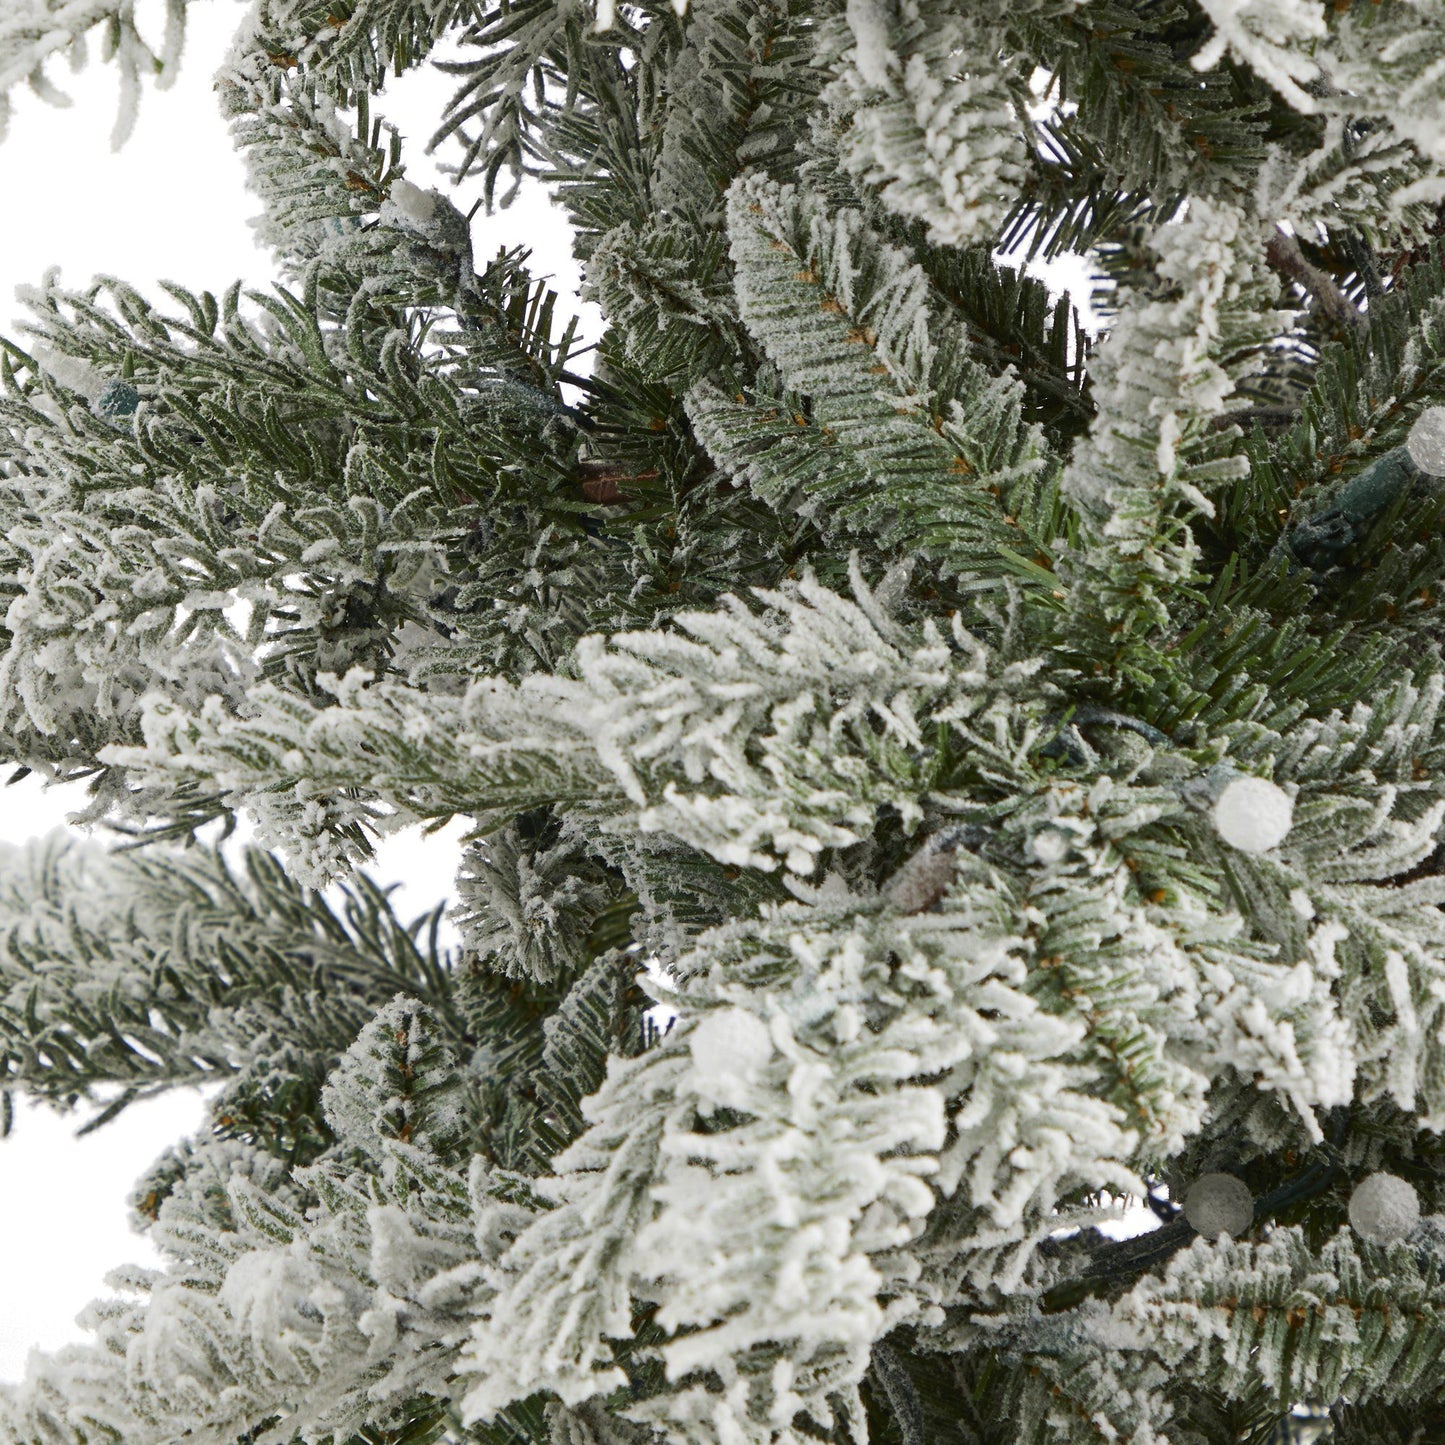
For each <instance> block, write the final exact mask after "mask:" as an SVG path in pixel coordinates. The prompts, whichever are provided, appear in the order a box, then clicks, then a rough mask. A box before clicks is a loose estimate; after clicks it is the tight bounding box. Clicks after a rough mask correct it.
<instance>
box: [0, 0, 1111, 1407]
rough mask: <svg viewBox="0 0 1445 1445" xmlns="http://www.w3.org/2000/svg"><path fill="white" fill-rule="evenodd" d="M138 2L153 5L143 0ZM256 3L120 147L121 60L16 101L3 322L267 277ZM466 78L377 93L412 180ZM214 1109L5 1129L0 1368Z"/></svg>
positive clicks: (219, 30) (180, 1106)
mask: <svg viewBox="0 0 1445 1445" xmlns="http://www.w3.org/2000/svg"><path fill="white" fill-rule="evenodd" d="M0 3H3V0H0ZM140 9H141V11H142V15H143V17H144V13H145V6H144V4H143V5H142V6H141V7H140ZM242 13H243V12H242V9H241V7H240V6H238V5H236V4H234V3H227V0H210V3H204V4H202V3H193V4H192V6H191V18H190V33H189V36H188V40H187V47H186V53H185V57H184V60H183V63H182V66H181V70H180V77H179V80H178V82H177V83H176V85H175V86H174V87H173V88H172V89H170V90H166V91H157V90H156V89H155V88H154V87H147V89H146V92H145V94H144V95H143V97H142V101H141V108H140V118H139V122H138V124H137V127H136V130H135V133H134V135H133V136H132V138H131V139H130V141H129V142H128V143H127V145H126V146H125V148H124V149H123V150H122V151H121V152H120V153H119V154H114V153H112V152H111V150H110V145H109V137H110V133H111V127H112V123H113V121H114V118H115V108H116V92H117V87H116V79H115V76H114V74H113V72H110V71H109V70H106V69H104V68H102V67H101V66H99V65H98V64H97V65H92V67H91V68H90V69H88V70H86V71H85V72H83V73H82V74H80V75H78V76H70V75H68V74H66V73H65V72H64V70H63V68H61V70H60V71H58V72H57V73H56V75H55V76H54V77H53V78H54V79H56V80H58V81H59V82H60V83H61V85H62V87H63V88H65V89H67V90H69V92H70V93H71V94H72V95H73V97H74V99H75V104H74V105H73V106H72V107H71V108H69V109H66V110H55V109H52V108H50V107H48V106H43V105H41V104H40V103H39V102H38V101H37V100H35V99H34V98H32V97H30V96H28V95H20V96H18V97H17V114H16V118H15V122H14V124H13V127H12V130H11V135H10V138H9V140H8V141H7V142H6V144H5V145H4V147H3V148H0V175H3V184H4V196H5V210H6V214H7V222H6V226H5V234H4V237H3V240H0V248H3V249H0V332H4V333H5V334H7V335H10V336H12V337H15V338H16V339H17V340H19V341H20V342H21V344H23V342H24V337H23V335H20V334H18V330H17V328H18V326H19V325H20V323H21V321H22V319H23V308H22V307H21V306H20V305H19V304H18V303H16V302H15V301H14V299H13V294H12V293H13V289H14V288H15V287H16V286H19V285H25V284H34V283H36V282H38V281H39V280H40V278H41V277H42V275H43V274H44V273H45V271H46V270H47V268H49V267H51V266H59V267H60V268H61V278H62V280H63V282H64V283H65V284H67V285H70V286H74V287H81V286H84V285H85V284H86V283H87V282H88V281H89V280H90V279H91V278H92V277H93V276H95V275H98V274H111V275H115V276H118V277H121V278H122V279H124V280H126V281H128V282H130V283H131V284H132V285H135V286H137V287H139V289H141V290H142V291H143V292H145V293H146V294H147V295H150V296H151V297H152V298H153V299H155V300H156V301H158V302H164V301H165V298H164V296H163V293H161V292H160V291H159V290H158V289H157V288H156V287H155V284H154V283H155V282H156V281H158V280H161V279H166V280H172V281H176V282H179V283H180V284H182V285H184V286H187V287H189V288H191V289H193V290H203V289H208V290H210V291H212V292H214V293H216V294H218V295H219V294H220V292H221V291H223V290H224V289H225V287H227V286H228V285H229V284H230V283H231V282H232V281H234V280H237V279H240V280H242V281H244V282H246V283H247V284H249V285H253V286H262V285H265V284H266V283H267V282H268V281H269V279H270V278H271V275H272V266H271V262H270V258H269V257H268V256H267V255H266V254H264V253H263V252H261V251H259V250H257V249H256V248H255V246H254V245H253V244H252V240H251V231H250V228H249V226H248V224H247V222H248V218H249V217H250V216H251V215H253V214H254V213H255V211H256V209H257V205H256V203H255V201H254V200H253V199H252V198H251V197H250V195H249V194H248V193H247V191H246V189H245V172H244V168H243V166H242V164H241V161H240V160H239V158H238V157H237V156H236V155H235V154H234V152H233V151H232V148H231V145H230V141H229V138H228V136H227V134H226V128H225V125H224V123H223V122H222V120H221V118H220V115H219V113H218V111H217V108H216V105H215V98H214V96H213V95H212V93H211V84H212V77H213V75H214V73H215V71H216V69H217V67H218V66H219V65H220V63H221V61H222V59H223V56H224V54H225V50H226V47H227V44H228V42H229V39H230V34H231V30H232V27H233V26H234V25H235V24H236V23H237V21H238V20H239V18H240V16H241V14H242ZM450 84H451V82H450V80H449V79H448V78H447V77H445V76H437V75H435V74H433V73H430V72H419V73H418V74H416V75H413V76H409V77H406V78H405V79H403V80H402V81H400V82H393V84H392V86H391V87H390V89H389V91H388V93H387V94H386V95H385V96H384V97H383V98H382V99H381V100H379V101H378V102H377V103H376V105H375V106H374V113H375V114H378V115H382V116H384V117H385V118H386V119H387V120H389V121H391V122H393V123H395V124H397V125H398V126H399V128H400V129H401V131H402V134H403V136H404V138H405V140H406V141H407V142H408V144H407V145H406V147H405V151H404V154H405V157H406V160H407V164H408V175H409V178H410V179H411V180H413V181H415V182H416V183H418V184H420V185H422V186H429V185H440V186H443V187H445V186H446V185H447V183H446V182H445V181H444V180H442V179H441V178H440V176H439V175H438V174H437V172H436V169H435V166H434V165H433V164H432V162H431V161H429V160H428V159H427V158H426V157H425V156H424V155H423V153H422V152H423V148H424V144H425V141H426V139H427V137H428V136H429V135H430V134H431V132H432V129H433V128H434V123H435V119H436V117H437V115H438V114H439V112H440V108H441V104H442V102H443V100H444V98H445V96H446V94H447V93H448V88H449V86H450ZM440 159H443V160H444V159H445V155H443V156H441V157H440ZM477 194H478V191H477V188H476V187H470V188H467V187H464V188H463V189H462V190H461V192H460V194H458V195H457V196H456V199H457V202H458V204H459V205H460V206H461V209H462V210H463V211H466V210H467V209H469V207H470V205H471V202H472V201H473V200H474V199H475V198H476V195H477ZM568 234H569V233H568V229H567V226H566V223H565V221H564V220H563V219H562V217H561V216H560V215H559V214H558V213H556V212H554V211H551V210H550V209H549V207H548V201H547V197H546V195H545V193H544V192H543V191H541V189H540V188H534V189H532V190H530V191H528V192H526V193H524V194H523V196H522V197H521V198H520V199H519V201H518V203H517V204H516V205H514V206H513V207H512V208H510V209H509V210H507V211H504V212H501V213H500V214H498V215H496V216H492V217H488V216H486V215H485V214H484V213H479V214H478V216H477V217H476V219H475V220H474V222H473V230H472V235H473V244H474V249H475V254H476V256H477V260H478V262H479V263H480V262H482V261H485V260H486V259H487V258H489V257H490V256H492V255H493V254H495V252H496V250H497V249H498V247H499V246H501V245H504V244H505V245H517V244H524V245H527V246H530V247H531V248H532V249H533V252H534V260H533V265H534V269H535V270H536V271H537V273H538V274H544V275H546V274H550V275H552V276H553V277H554V278H555V283H554V284H555V285H556V287H557V289H558V290H559V292H561V294H562V295H563V297H564V298H565V297H568V296H571V295H573V294H575V291H576V288H577V272H576V268H575V266H574V265H573V263H572V261H571V257H570V254H569V252H568ZM1068 260H1069V261H1074V262H1075V264H1072V265H1070V264H1068V261H1066V262H1065V264H1064V265H1062V266H1060V267H1058V268H1055V269H1054V270H1053V277H1054V278H1055V279H1060V278H1061V279H1063V280H1064V281H1065V282H1066V283H1072V285H1073V288H1074V290H1075V294H1076V295H1077V294H1079V293H1080V291H1081V290H1082V289H1083V288H1082V287H1081V286H1080V281H1081V277H1082V267H1081V263H1077V261H1076V258H1068ZM592 334H595V327H594V329H593V331H592ZM5 771H8V770H5ZM3 775H4V774H3V773H0V776H3ZM81 801H82V798H81V795H80V794H78V793H77V792H76V791H75V790H73V789H72V790H66V789H51V790H49V791H42V790H41V789H40V788H39V787H38V786H37V785H36V784H35V783H34V781H33V780H30V781H27V782H26V783H22V784H20V785H17V786H15V787H10V788H6V789H3V790H0V839H3V840H9V841H13V842H20V841H23V840H24V839H26V838H29V837H31V836H33V835H35V834H37V833H42V832H44V831H46V830H48V829H49V828H52V827H57V826H64V824H65V815H66V814H67V812H69V811H71V810H73V809H75V808H78V807H79V806H80V805H81ZM459 831H460V829H459V828H458V827H452V828H450V829H448V830H447V831H446V833H445V834H443V835H440V836H439V837H437V838H434V839H432V840H428V841H426V842H423V840H421V839H420V838H419V837H417V836H414V835H412V836H408V835H403V836H401V837H399V838H396V839H393V840H391V841H390V842H388V844H387V845H386V847H385V849H384V851H383V853H382V855H381V857H380V858H379V859H378V862H377V866H376V867H375V868H374V870H373V872H374V874H375V875H376V876H377V877H378V878H380V879H381V880H382V881H384V882H394V881H395V882H401V883H402V884H403V885H404V891H403V894H402V904H401V912H402V914H403V916H405V917H408V918H410V917H412V916H414V915H415V914H417V913H420V912H422V911H424V910H425V909H426V908H428V907H430V906H431V905H432V904H434V903H435V902H436V901H438V899H440V898H441V897H443V896H445V891H446V889H447V886H448V884H449V882H450V879H451V877H452V876H453V874H454V872H455V862H456V851H457V843H456V838H457V835H458V833H459ZM202 1107H203V1101H202V1100H201V1099H200V1097H199V1096H198V1095H196V1094H194V1093H192V1092H188V1091H184V1092H179V1093H177V1094H174V1095H171V1096H167V1097H165V1098H162V1099H160V1100H158V1101H152V1102H148V1103H146V1104H142V1105H137V1106H135V1107H133V1108H132V1109H131V1110H129V1111H128V1112H127V1113H125V1114H123V1115H122V1116H121V1117H120V1118H119V1119H118V1120H117V1121H115V1122H114V1123H112V1124H110V1125H108V1126H106V1127H105V1128H104V1129H101V1130H100V1131H98V1132H97V1133H96V1134H93V1135H90V1136H88V1137H87V1138H85V1139H82V1140H76V1139H74V1138H73V1137H72V1135H73V1131H74V1129H75V1128H76V1127H77V1125H78V1124H79V1123H80V1122H81V1121H82V1119H81V1118H77V1117H75V1116H71V1117H68V1118H62V1117H59V1116H57V1115H54V1114H52V1113H49V1112H45V1111H38V1110H35V1109H30V1108H26V1107H24V1106H23V1105H22V1106H21V1107H20V1109H19V1110H18V1121H17V1128H16V1131H15V1134H14V1135H13V1136H12V1137H11V1138H9V1139H7V1140H3V1141H0V1380H10V1379H17V1378H18V1377H19V1376H20V1374H21V1373H22V1372H23V1367H24V1360H25V1356H26V1353H27V1351H28V1350H29V1349H30V1347H32V1346H36V1347H39V1348H42V1349H47V1350H48V1349H53V1348H55V1347H56V1346H58V1345H60V1344H63V1343H65V1342H66V1341H68V1340H73V1339H78V1338H80V1337H81V1334H80V1331H79V1330H78V1329H77V1328H76V1326H75V1325H74V1317H75V1315H76V1313H77V1311H79V1310H80V1309H81V1308H82V1307H83V1306H84V1305H85V1304H86V1303H87V1302H88V1301H89V1300H90V1299H92V1298H93V1297H95V1296H96V1295H97V1294H99V1293H102V1292H103V1277H104V1275H105V1273H106V1271H107V1270H109V1269H111V1268H113V1267H114V1266H117V1265H120V1264H123V1263H127V1262H136V1263H147V1264H149V1263H154V1262H155V1258H154V1255H153V1254H152V1253H151V1252H150V1250H149V1247H148V1245H147V1244H146V1242H145V1241H144V1240H143V1239H142V1238H140V1237H138V1236H135V1235H132V1234H131V1233H129V1231H128V1229H127V1226H126V1222H125V1217H126V1211H125V1199H126V1196H127V1194H128V1192H129V1189H130V1186H131V1184H132V1182H133V1181H134V1179H135V1178H136V1177H137V1176H138V1175H139V1174H140V1173H141V1172H142V1170H143V1169H144V1168H145V1166H146V1165H147V1164H149V1162H150V1161H151V1160H152V1159H153V1158H154V1157H155V1156H156V1155H157V1154H158V1153H160V1151H161V1150H162V1149H163V1148H164V1147H165V1146H166V1145H167V1144H170V1143H172V1142H174V1141H175V1140H176V1139H177V1138H179V1137H180V1136H182V1135H184V1134H186V1133H189V1132H191V1131H192V1130H194V1129H195V1128H197V1127H198V1126H199V1124H200V1123H201V1118H202ZM82 1118H83V1116H82Z"/></svg>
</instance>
